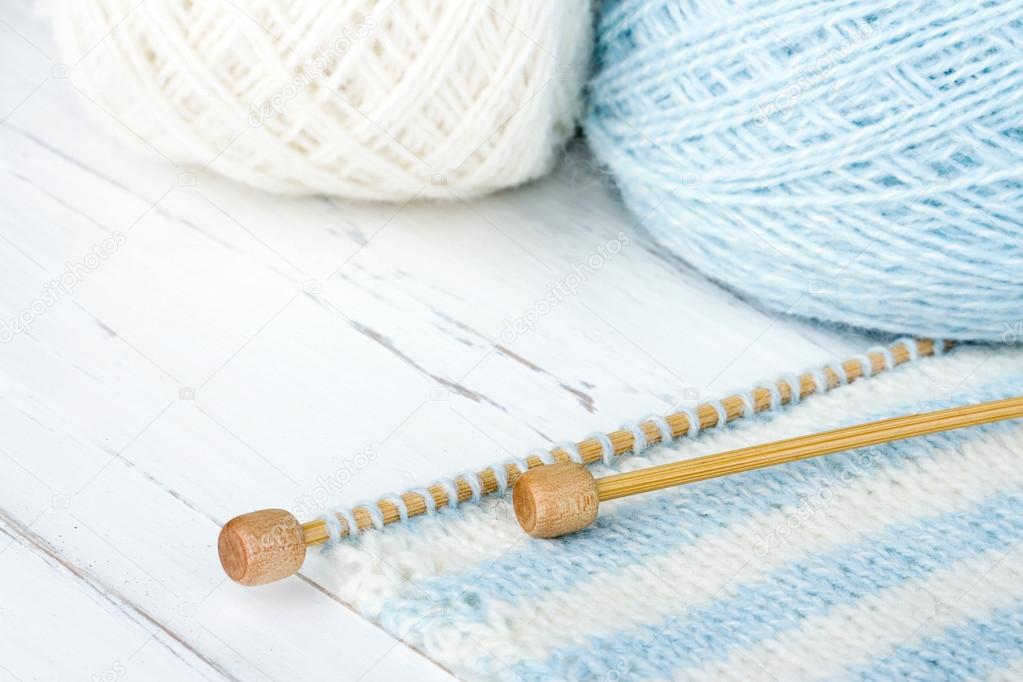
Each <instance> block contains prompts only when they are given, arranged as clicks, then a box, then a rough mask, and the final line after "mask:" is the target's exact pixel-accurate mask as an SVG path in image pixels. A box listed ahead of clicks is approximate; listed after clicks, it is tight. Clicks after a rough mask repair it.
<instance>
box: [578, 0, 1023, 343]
mask: <svg viewBox="0 0 1023 682" xmlns="http://www.w3.org/2000/svg"><path fill="white" fill-rule="evenodd" d="M596 58H597V68H596V71H595V74H594V77H593V79H592V81H591V85H590V104H589V111H588V114H587V118H586V122H585V128H586V134H587V137H588V139H589V142H590V144H591V145H592V147H593V149H594V150H595V153H596V155H597V157H598V158H599V159H600V160H601V161H602V162H603V163H604V164H606V165H607V166H608V167H609V169H610V171H611V173H612V175H613V176H614V178H615V181H616V183H617V185H618V187H619V189H620V191H621V193H622V195H623V197H624V199H625V201H626V203H627V204H628V206H629V207H630V208H631V210H632V212H633V213H634V215H635V216H636V217H637V219H638V220H639V221H640V222H641V223H642V224H643V225H645V226H646V227H647V228H648V229H649V230H650V232H651V233H652V234H653V235H654V236H655V237H656V238H657V239H658V240H659V241H660V242H661V243H662V244H663V245H664V246H665V247H666V248H668V249H670V250H671V251H673V252H674V253H675V254H677V255H678V256H681V257H682V258H683V259H684V260H685V261H687V262H688V263H690V264H691V265H692V266H694V267H695V268H697V269H698V270H700V271H701V272H703V273H704V274H705V275H707V276H709V277H711V278H712V279H714V280H716V281H718V282H720V283H721V284H723V285H725V286H726V287H728V288H730V289H732V290H734V291H736V292H738V293H739V294H740V295H742V296H744V297H746V298H748V299H751V300H754V301H755V302H758V303H759V304H761V305H762V306H764V307H766V308H768V309H770V310H773V311H778V312H782V313H791V314H796V315H801V316H805V317H810V318H815V319H818V320H825V321H830V322H836V323H842V324H845V325H851V326H855V327H861V328H870V329H878V330H883V331H886V332H894V333H905V334H913V335H918V336H931V337H939V338H952V339H964V340H967V339H969V340H988V341H1017V340H1020V339H1023V3H1021V2H1019V1H1014V2H949V1H937V0H927V1H917V2H910V1H904V2H899V1H887V2H882V1H881V0H873V1H868V0H844V1H841V0H816V1H815V0H803V1H802V2H797V1H785V0H760V1H756V0H741V2H735V1H731V0H687V1H685V2H683V1H681V0H675V1H669V0H618V1H612V2H605V4H604V12H603V15H602V17H601V19H600V22H599V27H598V42H597V50H596Z"/></svg>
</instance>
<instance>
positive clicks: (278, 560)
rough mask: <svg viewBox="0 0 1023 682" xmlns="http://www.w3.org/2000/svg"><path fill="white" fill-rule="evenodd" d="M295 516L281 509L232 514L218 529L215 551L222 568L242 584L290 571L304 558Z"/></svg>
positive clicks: (295, 569)
mask: <svg viewBox="0 0 1023 682" xmlns="http://www.w3.org/2000/svg"><path fill="white" fill-rule="evenodd" d="M305 546H306V543H305V537H304V535H303V532H302V526H301V525H300V524H299V522H298V519H296V518H295V517H294V516H292V515H291V514H289V513H288V512H286V511H284V510H283V509H260V510H259V511H254V512H250V513H248V514H242V515H241V516H236V517H234V518H233V519H231V520H230V521H228V522H227V523H226V524H224V527H223V528H221V529H220V538H219V539H218V540H217V551H218V552H219V553H220V564H221V565H222V566H223V567H224V571H225V572H226V573H227V575H228V576H230V577H231V579H232V580H234V581H235V582H239V583H241V584H242V585H262V584H264V583H269V582H273V581H274V580H280V579H281V578H286V577H288V576H289V575H292V574H293V573H295V572H296V571H298V569H300V568H302V562H303V561H305Z"/></svg>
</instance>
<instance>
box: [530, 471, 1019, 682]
mask: <svg viewBox="0 0 1023 682" xmlns="http://www.w3.org/2000/svg"><path fill="white" fill-rule="evenodd" d="M1021 539H1023V493H1021V492H1018V491H1017V492H1014V493H1012V494H1003V495H997V496H994V497H992V498H991V499H989V500H986V501H984V502H983V503H981V504H978V505H976V506H975V507H973V508H972V509H970V510H969V511H967V512H953V513H946V514H942V515H939V516H936V517H932V518H928V519H919V518H917V519H912V520H910V521H909V522H907V523H904V524H901V525H898V526H892V527H890V528H889V529H887V530H886V531H885V532H883V533H880V534H878V535H875V536H872V537H870V538H868V539H867V540H866V541H865V542H861V543H857V544H853V545H847V546H844V547H840V548H838V549H836V550H835V551H832V552H828V553H826V554H823V555H815V556H810V557H806V558H805V559H802V560H799V561H794V562H790V563H788V564H785V565H783V566H782V567H780V568H779V569H778V570H775V571H772V572H771V573H769V574H768V575H766V576H764V577H762V578H761V579H758V580H756V581H754V582H751V583H746V584H736V585H727V580H728V576H727V575H725V576H722V583H723V584H722V588H723V590H722V591H723V592H725V591H727V594H724V595H723V596H721V597H720V598H718V599H717V600H715V601H712V602H711V603H709V604H706V605H700V606H696V607H693V608H691V609H689V610H688V612H685V613H679V614H677V615H675V616H673V617H671V618H668V619H664V620H661V621H660V622H658V623H656V624H647V625H643V626H639V627H636V628H632V629H630V630H627V631H624V632H619V633H616V634H614V635H612V636H610V637H594V638H590V639H589V640H588V641H587V642H586V643H585V644H584V645H576V646H569V647H566V648H564V649H561V650H559V651H557V652H555V653H554V655H553V656H551V657H550V658H549V659H548V660H546V661H542V662H530V663H525V662H523V663H519V664H517V665H515V666H513V667H512V668H511V670H510V672H512V673H514V675H515V677H516V678H517V679H526V680H530V679H550V677H551V676H552V675H553V676H555V677H557V678H571V679H590V678H594V677H598V676H600V675H603V674H605V673H607V672H608V671H612V670H616V669H617V666H619V665H620V663H621V661H623V660H624V661H628V663H629V666H630V673H631V674H633V675H636V676H637V677H639V678H647V677H670V676H671V674H672V673H673V671H674V672H677V671H678V670H679V669H685V668H699V667H702V666H704V665H706V664H707V663H708V661H711V660H714V659H724V658H726V657H727V656H728V655H729V654H730V652H731V651H732V650H733V649H734V648H736V647H738V648H743V649H745V648H749V647H752V646H754V645H755V644H757V643H759V642H762V641H764V640H768V639H770V638H771V637H773V636H776V635H777V634H778V633H779V632H782V631H785V630H790V629H794V628H798V627H800V626H801V624H802V621H803V620H804V619H805V618H807V617H809V616H819V615H823V614H825V613H827V611H828V610H829V609H830V608H831V607H833V606H836V605H838V604H844V603H849V602H854V601H855V600H857V599H860V598H862V597H864V596H867V595H870V594H873V593H876V592H877V591H878V590H882V589H885V588H891V587H895V586H898V585H900V584H902V583H905V582H907V581H911V580H914V579H917V578H922V577H924V576H926V575H927V574H929V573H931V572H932V571H934V570H937V569H941V568H948V567H949V566H951V565H953V564H954V563H956V562H958V561H961V560H963V559H967V558H970V557H972V556H975V555H977V554H979V553H981V552H986V551H998V550H1005V549H1006V548H1008V547H1011V546H1013V545H1014V544H1015V543H1017V542H1019V541H1020V540H1021ZM921 620H922V619H921Z"/></svg>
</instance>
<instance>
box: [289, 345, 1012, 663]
mask: <svg viewBox="0 0 1023 682" xmlns="http://www.w3.org/2000/svg"><path fill="white" fill-rule="evenodd" d="M1021 386H1023V351H1020V350H1017V349H1001V350H993V349H991V348H984V347H975V348H960V349H957V350H954V351H952V352H950V353H949V354H947V355H944V356H942V357H937V358H927V359H921V360H919V361H917V362H915V363H911V364H910V365H906V366H904V367H900V368H898V369H896V370H894V371H891V372H888V373H884V374H880V375H877V376H875V377H873V378H869V379H864V380H860V381H858V382H856V383H853V384H850V385H848V386H842V387H840V388H838V389H835V390H833V391H831V392H829V393H826V394H822V395H815V396H812V397H810V398H807V399H806V400H804V401H802V402H800V403H798V404H795V405H792V406H790V407H787V408H785V409H781V410H778V411H773V412H768V413H764V414H763V415H762V416H759V417H757V418H754V419H749V420H745V421H739V422H733V423H732V424H731V425H729V426H727V427H724V428H722V429H721V430H712V431H706V432H702V433H700V434H698V435H697V436H696V437H695V438H693V439H688V438H686V439H683V440H680V441H676V442H675V443H674V444H672V445H670V446H661V447H655V448H651V449H649V450H647V451H646V452H645V453H644V454H643V455H638V456H629V457H623V458H620V460H618V467H619V469H634V468H639V467H643V466H649V465H652V464H658V463H662V462H666V461H675V460H678V459H682V458H689V457H694V456H699V455H704V454H709V453H712V452H718V451H722V450H727V449H732V448H736V447H742V446H746V445H749V444H753V443H758V442H767V441H771V440H776V439H779V438H785V437H791V436H796V435H802V434H805V433H810V432H815V431H819V430H824V429H828V428H836V427H840V426H845V425H849V424H853V423H859V422H862V421H864V420H868V419H875V418H884V417H890V416H896V415H902V414H907V413H911V412H918V411H924V410H929V409H939V408H941V407H947V406H952V405H958V404H965V403H967V402H979V401H982V400H991V399H996V398H1001V397H1007V396H1010V395H1015V394H1018V393H1019V390H1020V387H1021ZM1021 456H1023V423H1021V422H1020V421H1019V420H1017V421H1014V422H1004V423H1000V424H992V425H988V426H983V427H976V428H971V429H965V430H960V431H953V432H948V433H944V434H936V435H933V436H927V437H923V438H917V439H913V440H908V441H903V442H898V443H892V444H888V445H883V446H877V447H872V448H865V449H861V450H857V451H854V452H849V453H842V454H835V455H829V456H827V457H823V458H818V459H814V460H808V461H803V462H797V463H793V464H788V465H785V466H782V467H775V468H772V469H765V470H761V471H755V472H750V473H747V474H742V475H738V476H731V477H726V478H721V479H716V480H711V481H705V482H702V483H697V484H693V485H689V486H683V487H680V488H675V489H672V490H665V491H660V492H657V493H651V494H646V495H642V496H637V497H632V498H626V499H623V500H617V501H614V502H611V503H605V504H604V505H602V507H601V516H600V517H599V518H598V520H597V522H596V523H595V524H594V525H593V526H591V527H590V528H587V529H586V530H584V531H582V532H580V533H577V534H574V535H571V536H568V537H564V538H560V539H556V540H538V539H534V538H531V537H529V536H527V535H525V534H524V533H523V532H522V531H521V529H519V527H518V525H517V523H516V522H515V519H514V514H513V512H512V509H511V504H510V496H505V497H490V498H485V499H483V500H482V501H481V502H480V503H478V504H474V503H466V504H463V505H461V506H460V507H458V508H457V509H448V508H444V509H438V510H436V512H435V513H433V514H429V515H426V516H423V517H418V518H416V519H412V520H410V521H408V522H407V523H401V524H395V525H392V526H388V527H386V528H384V529H382V530H376V531H369V532H367V533H365V534H364V535H362V536H360V537H359V538H357V539H356V540H354V541H345V542H342V543H340V544H339V545H337V546H336V547H334V548H332V549H330V550H328V551H327V552H325V553H324V554H322V555H319V556H316V555H313V556H310V557H309V559H308V560H307V563H306V568H305V569H303V570H304V571H309V572H310V574H311V575H314V576H316V577H317V579H320V580H324V581H325V584H327V585H328V586H329V587H330V588H331V589H332V590H333V591H334V592H335V593H336V594H337V595H338V596H339V597H340V598H341V599H342V600H344V601H346V602H348V603H351V604H353V605H354V606H355V608H357V609H358V610H359V611H360V612H361V613H362V614H364V615H365V616H366V617H368V618H370V619H372V620H374V621H376V622H378V623H380V624H381V625H382V626H383V627H384V628H385V629H386V630H387V631H388V632H391V633H392V634H394V635H395V636H397V637H399V638H401V639H403V640H404V641H405V642H407V643H409V644H410V645H411V646H413V647H415V648H417V649H419V650H421V651H423V652H424V653H425V654H426V655H428V656H429V657H431V658H433V659H434V660H436V661H437V662H438V663H440V664H441V665H443V666H445V667H446V668H448V669H449V670H451V671H452V672H454V673H455V674H456V675H458V676H460V677H463V678H466V679H507V680H552V679H559V680H566V679H567V680H592V679H602V680H625V679H722V680H761V679H762V680H809V679H866V680H885V679H894V678H902V677H906V678H913V679H957V680H958V679H963V680H965V679H984V678H989V677H990V678H992V679H998V678H999V677H1001V678H1002V679H1011V678H1013V676H1014V674H1015V676H1016V677H1018V674H1019V670H1020V669H1019V667H1018V666H1019V662H1020V660H1021V656H1023V460H1021ZM610 471H612V469H610V468H607V467H604V466H603V465H596V466H595V467H594V473H595V474H596V475H598V476H599V475H603V474H606V473H609V472H610Z"/></svg>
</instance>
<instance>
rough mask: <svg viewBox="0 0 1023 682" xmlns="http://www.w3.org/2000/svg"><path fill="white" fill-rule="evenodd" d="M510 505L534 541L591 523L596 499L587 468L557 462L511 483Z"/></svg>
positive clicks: (529, 472)
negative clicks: (512, 488)
mask: <svg viewBox="0 0 1023 682" xmlns="http://www.w3.org/2000/svg"><path fill="white" fill-rule="evenodd" d="M512 505H513V506H514V507H515V518H517V519H518V521H519V525H520V526H522V530H524V531H526V532H527V533H529V534H530V535H532V536H533V537H534V538H556V537H558V536H559V535H567V534H568V533H574V532H576V531H577V530H582V529H583V528H585V527H586V526H588V525H590V524H591V523H593V521H594V519H596V518H597V509H598V507H599V506H600V499H599V497H598V495H597V484H596V481H594V480H593V475H592V474H591V473H590V471H589V469H587V468H586V467H585V466H583V465H582V464H576V463H575V462H558V463H557V464H551V465H550V466H546V467H540V468H539V469H531V470H529V471H527V472H526V473H524V474H523V475H522V477H521V478H520V479H519V480H518V482H516V483H515V489H514V490H513V492H512Z"/></svg>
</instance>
